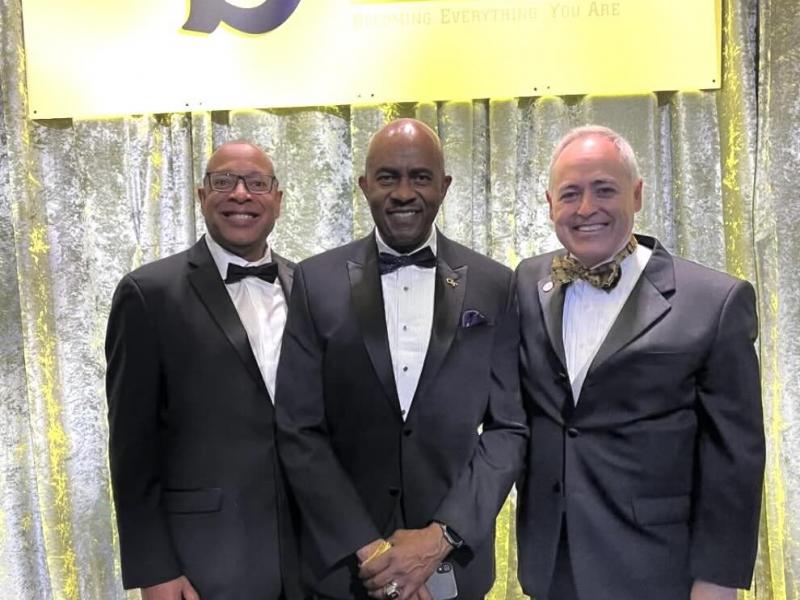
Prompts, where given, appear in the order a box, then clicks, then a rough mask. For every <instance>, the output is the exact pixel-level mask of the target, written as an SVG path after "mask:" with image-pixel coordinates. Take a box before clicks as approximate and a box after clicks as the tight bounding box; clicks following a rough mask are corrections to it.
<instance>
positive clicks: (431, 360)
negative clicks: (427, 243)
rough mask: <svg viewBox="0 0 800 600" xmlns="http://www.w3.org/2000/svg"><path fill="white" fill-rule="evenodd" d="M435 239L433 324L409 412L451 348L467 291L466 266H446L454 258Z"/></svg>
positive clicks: (442, 239) (447, 247) (444, 242)
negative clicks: (436, 256) (436, 255)
mask: <svg viewBox="0 0 800 600" xmlns="http://www.w3.org/2000/svg"><path fill="white" fill-rule="evenodd" d="M438 236H439V237H438V239H437V241H436V244H437V247H438V251H437V254H438V258H437V261H436V283H435V287H434V300H433V324H432V326H431V337H430V341H429V343H428V352H427V354H426V355H425V362H424V363H423V366H422V373H421V374H420V378H419V383H418V384H417V390H416V392H415V393H414V402H412V404H411V407H412V410H413V407H414V405H415V404H416V399H417V397H419V394H420V393H421V392H422V391H423V390H424V389H425V387H426V386H427V385H428V384H429V383H430V382H432V381H433V380H434V379H435V378H436V375H437V374H438V373H439V369H440V368H441V367H442V363H443V362H444V359H445V357H446V356H447V352H448V351H449V350H450V346H451V345H452V344H453V339H455V336H456V332H457V331H458V327H459V325H460V323H461V311H462V308H463V306H464V295H465V293H466V291H467V266H466V265H459V266H457V267H455V268H453V267H451V266H450V265H451V264H454V258H453V257H452V256H451V254H452V253H451V252H450V244H449V241H448V240H447V238H445V237H444V236H443V235H441V234H438Z"/></svg>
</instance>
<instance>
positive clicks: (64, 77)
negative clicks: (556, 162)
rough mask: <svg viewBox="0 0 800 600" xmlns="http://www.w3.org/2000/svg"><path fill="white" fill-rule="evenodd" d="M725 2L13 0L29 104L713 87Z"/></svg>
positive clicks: (34, 110)
mask: <svg viewBox="0 0 800 600" xmlns="http://www.w3.org/2000/svg"><path fill="white" fill-rule="evenodd" d="M719 5H720V0H607V1H604V0H392V1H389V0H236V1H235V2H233V1H225V0H135V1H127V2H113V1H109V0H59V1H58V2H54V1H53V0H22V6H23V16H24V28H25V47H26V48H25V49H26V56H27V76H28V99H29V116H30V117H31V118H34V119H49V118H56V117H73V118H90V117H98V116H110V115H124V114H141V113H166V112H182V111H206V110H226V109H235V108H254V107H290V106H317V105H330V104H362V103H380V102H406V101H417V100H453V99H474V98H490V97H491V98H504V97H517V96H542V95H552V94H556V95H566V94H585V93H596V94H626V93H637V92H643V91H660V90H677V89H698V88H699V89H704V88H705V89H708V88H718V87H719V85H720V50H719V48H720V8H719Z"/></svg>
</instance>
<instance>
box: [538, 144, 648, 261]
mask: <svg viewBox="0 0 800 600" xmlns="http://www.w3.org/2000/svg"><path fill="white" fill-rule="evenodd" d="M547 202H548V204H549V205H550V218H551V219H552V220H553V225H554V226H555V231H556V235H557V236H558V239H559V240H560V241H561V243H562V244H563V245H564V247H565V248H566V249H567V250H569V252H570V253H572V255H573V256H575V258H577V259H578V260H579V261H581V263H582V264H583V265H584V266H585V267H594V266H596V265H598V264H600V263H602V262H604V261H606V260H608V259H610V258H612V257H613V256H614V255H615V254H616V253H617V252H618V251H619V250H621V249H622V247H623V246H624V245H625V244H626V243H627V241H628V239H629V238H630V236H631V232H632V231H633V216H634V214H635V213H637V212H638V211H639V210H640V209H641V208H642V180H641V179H632V178H631V175H630V171H629V170H628V169H627V168H626V166H625V164H624V163H623V161H622V158H621V156H620V153H619V150H618V149H617V147H616V146H615V145H614V143H613V142H612V141H611V140H610V139H608V138H606V137H604V136H600V135H588V136H586V137H581V138H578V139H576V140H575V141H573V142H572V143H570V144H569V145H568V146H567V147H566V148H564V150H563V151H562V152H561V154H560V155H559V156H558V158H557V159H556V161H555V163H554V164H553V172H552V178H551V184H550V189H549V190H548V192H547Z"/></svg>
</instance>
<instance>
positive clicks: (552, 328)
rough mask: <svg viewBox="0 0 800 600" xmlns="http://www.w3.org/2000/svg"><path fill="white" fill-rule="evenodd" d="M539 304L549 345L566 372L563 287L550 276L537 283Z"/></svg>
mask: <svg viewBox="0 0 800 600" xmlns="http://www.w3.org/2000/svg"><path fill="white" fill-rule="evenodd" d="M537 290H538V293H539V305H540V306H541V307H542V317H543V318H544V326H545V330H546V331H547V337H549V338H550V345H551V346H552V347H553V350H554V351H555V353H556V356H558V360H559V361H561V366H562V367H563V368H564V372H566V370H567V368H566V364H567V358H566V353H565V352H564V333H563V330H564V292H565V288H564V286H563V285H561V284H560V283H553V281H552V280H551V279H550V276H549V275H548V276H547V277H545V278H543V279H541V280H540V281H539V282H538V284H537Z"/></svg>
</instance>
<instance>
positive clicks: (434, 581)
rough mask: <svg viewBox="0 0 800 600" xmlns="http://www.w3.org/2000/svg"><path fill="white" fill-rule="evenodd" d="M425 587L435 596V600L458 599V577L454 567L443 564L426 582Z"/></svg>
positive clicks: (446, 563)
mask: <svg viewBox="0 0 800 600" xmlns="http://www.w3.org/2000/svg"><path fill="white" fill-rule="evenodd" d="M425 587H427V588H428V591H429V592H430V593H431V596H433V600H452V599H453V598H456V597H458V587H457V586H456V576H455V574H454V573H453V565H451V564H450V563H448V562H443V563H442V564H440V565H439V566H438V567H436V570H435V571H434V572H433V575H431V576H430V577H429V578H428V581H426V582H425Z"/></svg>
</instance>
